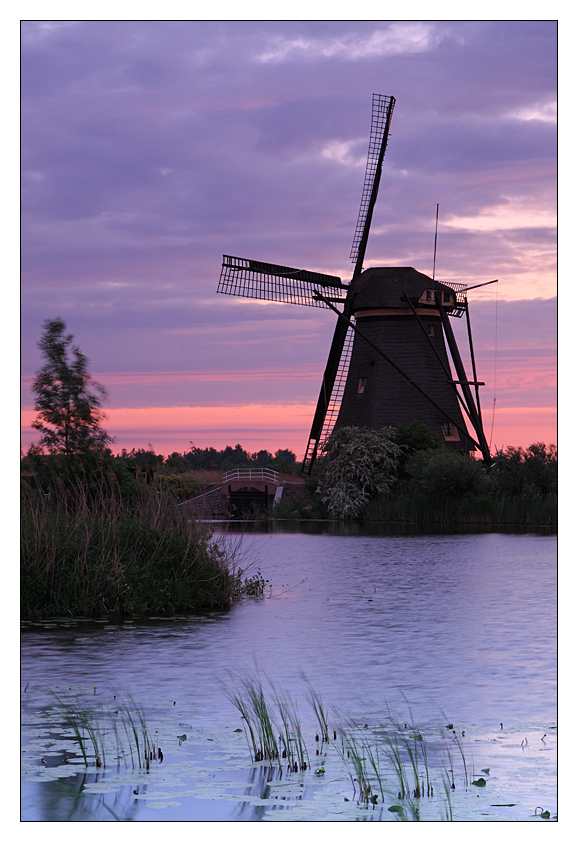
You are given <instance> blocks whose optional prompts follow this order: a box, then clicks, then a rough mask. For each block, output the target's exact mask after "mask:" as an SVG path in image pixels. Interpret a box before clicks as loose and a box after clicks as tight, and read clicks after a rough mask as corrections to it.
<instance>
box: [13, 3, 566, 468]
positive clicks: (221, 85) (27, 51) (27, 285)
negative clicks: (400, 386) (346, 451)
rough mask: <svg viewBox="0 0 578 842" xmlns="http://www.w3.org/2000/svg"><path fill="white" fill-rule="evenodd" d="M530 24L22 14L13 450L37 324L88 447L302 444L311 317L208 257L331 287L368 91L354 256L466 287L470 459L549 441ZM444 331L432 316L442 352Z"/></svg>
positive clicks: (539, 98)
mask: <svg viewBox="0 0 578 842" xmlns="http://www.w3.org/2000/svg"><path fill="white" fill-rule="evenodd" d="M556 70H557V29H556V24H555V22H554V21H453V22H452V21H450V22H447V21H427V22H421V21H406V22H404V21H391V22H388V21H130V20H129V21H114V20H106V21H98V20H97V21H56V22H54V21H53V22H51V21H25V22H23V24H22V170H23V172H22V178H23V181H22V185H23V186H22V299H21V306H22V329H21V337H22V445H23V448H24V449H25V450H26V449H27V447H28V446H29V444H30V443H31V442H32V441H37V440H38V436H39V434H38V433H37V432H36V431H34V430H32V429H31V427H30V424H31V422H32V420H33V419H34V417H35V415H36V413H35V412H34V399H33V395H32V393H31V391H30V386H31V383H32V380H33V377H34V372H35V371H36V370H37V369H38V368H39V367H40V365H41V364H42V358H41V355H40V351H39V350H38V348H37V345H36V343H37V342H38V340H39V338H40V335H41V332H42V325H43V322H44V321H45V320H46V319H52V318H56V317H60V318H62V319H64V321H65V322H66V325H67V328H68V330H69V332H70V333H72V334H73V335H74V337H75V341H76V343H77V344H78V345H79V346H80V348H81V350H82V351H83V352H84V353H85V354H86V355H87V356H88V358H89V360H90V365H89V368H90V372H91V373H92V374H93V376H94V377H95V379H96V380H98V381H99V382H100V383H102V384H103V385H104V386H105V387H106V389H107V391H108V399H107V401H106V403H105V404H104V406H103V408H104V410H105V413H106V415H107V419H106V421H105V422H104V426H105V428H106V429H107V431H108V432H109V433H110V434H111V435H112V436H114V437H115V443H114V445H113V450H115V451H119V450H121V449H122V448H123V447H126V448H127V449H130V448H132V447H145V448H148V447H149V446H152V447H153V448H154V449H155V451H156V452H157V453H163V454H165V455H167V454H168V453H171V452H173V451H178V452H183V451H184V450H188V449H189V448H190V446H191V442H194V444H195V445H196V446H198V447H208V446H212V447H217V448H222V447H224V446H225V445H227V444H231V445H234V444H237V443H240V444H241V445H242V446H243V447H245V448H246V449H248V450H249V451H256V450H260V449H262V448H266V449H268V450H271V451H275V450H276V449H278V448H286V447H288V448H290V449H292V450H293V451H294V452H295V453H296V454H297V456H298V457H301V456H302V455H303V452H304V450H305V446H306V444H307V438H308V434H309V429H310V426H311V421H312V417H313V412H314V408H315V404H316V402H317V397H318V394H319V387H320V384H321V378H322V374H323V370H324V367H325V362H326V358H327V353H328V350H329V344H330V341H331V336H332V333H333V329H334V324H335V317H334V316H333V315H332V314H331V313H330V312H328V311H324V310H318V309H313V308H307V307H299V306H295V305H290V304H279V303H274V302H268V303H264V302H256V301H252V300H244V299H240V298H234V297H230V296H222V295H217V294H216V288H217V283H218V279H219V274H220V267H221V262H222V255H223V254H230V255H235V256H240V257H248V258H253V259H255V260H262V261H266V262H272V263H280V264H284V265H288V266H295V267H298V268H305V269H310V270H314V271H320V272H326V273H329V274H333V275H338V276H339V277H341V278H342V279H343V280H344V281H349V280H350V278H351V274H352V269H353V266H352V264H351V261H350V259H349V252H350V248H351V243H352V239H353V234H354V230H355V224H356V221H357V214H358V209H359V202H360V198H361V190H362V186H363V178H364V171H365V161H366V156H367V145H368V139H369V127H370V120H371V97H372V94H373V93H381V94H386V95H393V96H394V97H395V98H396V106H395V110H394V114H393V120H392V126H391V136H390V140H389V144H388V149H387V153H386V158H385V163H384V168H383V176H382V180H381V187H380V194H379V198H378V201H377V205H376V209H375V213H374V220H373V226H372V230H371V235H370V238H369V244H368V248H367V252H366V260H365V267H366V268H367V267H369V266H396V265H397V266H413V267H414V268H416V269H417V270H418V271H420V272H425V273H426V274H429V275H431V271H432V260H433V245H434V228H435V213H436V204H437V203H439V206H440V222H439V233H438V240H437V262H436V278H438V279H439V280H448V281H456V282H463V283H467V284H469V285H470V284H477V283H480V284H481V283H484V282H485V281H489V280H493V279H494V278H498V279H499V283H498V284H494V285H491V286H488V287H484V288H482V289H479V290H474V291H472V292H471V293H470V295H469V302H470V312H471V318H472V327H473V337H474V344H475V348H476V362H477V368H478V375H479V377H480V378H481V380H483V381H485V383H486V386H485V387H484V388H483V389H482V408H483V414H484V423H485V428H486V436H487V438H488V440H491V442H492V449H494V448H495V447H503V446H508V445H514V446H524V447H526V446H528V445H529V444H531V443H532V442H535V441H544V442H546V443H548V444H549V443H551V442H555V441H556V312H557V310H556V308H557V303H556V302H557V300H556V293H557V287H556V151H557V147H556V143H557V134H556V91H557V78H556ZM464 322H465V319H462V320H461V321H458V320H454V326H455V329H456V331H457V333H458V337H459V339H460V342H461V346H462V349H463V350H464V352H466V351H467V340H466V336H465V332H464V328H465V324H464Z"/></svg>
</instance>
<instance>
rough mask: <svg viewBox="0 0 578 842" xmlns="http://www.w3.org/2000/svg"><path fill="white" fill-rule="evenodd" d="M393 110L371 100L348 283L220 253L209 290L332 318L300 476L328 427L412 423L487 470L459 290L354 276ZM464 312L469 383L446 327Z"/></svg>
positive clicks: (389, 274)
mask: <svg viewBox="0 0 578 842" xmlns="http://www.w3.org/2000/svg"><path fill="white" fill-rule="evenodd" d="M394 105H395V99H394V98H393V97H391V96H382V95H381V94H374V95H373V110H372V121H371V134H370V139H369V153H368V157H367V166H366V171H365V182H364V185H363V193H362V198H361V207H360V210H359V216H358V219H357V227H356V229H355V236H354V239H353V246H352V249H351V259H352V261H354V262H355V269H354V272H353V277H352V279H351V281H350V283H349V284H344V283H342V281H341V279H340V278H338V277H336V276H334V275H324V274H322V273H320V272H309V271H307V270H305V269H293V268H291V267H288V266H278V265H276V264H272V263H261V262H259V261H256V260H246V259H244V258H241V257H231V256H229V255H223V266H222V269H221V277H220V280H219V286H218V288H217V292H220V293H223V294H226V295H238V296H242V297H244V298H258V299H264V300H267V301H284V302H287V303H290V304H301V305H305V306H308V307H325V308H328V309H330V310H333V311H334V312H335V313H336V314H337V317H338V318H337V324H336V326H335V333H334V335H333V341H332V343H331V348H330V351H329V357H328V360H327V365H326V367H325V373H324V375H323V382H322V384H321V391H320V394H319V400H318V402H317V408H316V410H315V415H314V418H313V424H312V426H311V433H310V435H309V442H308V445H307V450H306V453H305V459H304V462H303V470H304V471H308V472H309V473H310V472H311V468H312V466H313V463H314V462H315V459H316V457H317V455H318V453H319V452H320V451H321V449H322V447H323V444H324V442H325V441H326V440H327V438H328V436H329V435H330V434H331V432H332V430H333V429H334V427H343V426H349V425H354V426H359V427H361V426H366V427H371V428H373V429H381V428H383V427H386V426H392V427H397V426H400V425H405V424H409V423H411V422H412V421H414V420H417V421H421V422H422V423H423V424H425V425H427V426H428V427H429V428H430V429H431V430H433V431H435V432H436V433H437V434H439V435H440V436H441V437H442V438H443V440H444V441H445V443H446V444H447V445H448V447H450V448H452V449H455V450H458V451H461V452H464V453H468V452H470V451H473V450H476V449H477V450H479V451H480V452H481V454H482V457H483V459H484V461H485V462H486V463H487V464H490V463H491V458H490V452H489V448H488V445H487V442H486V439H485V436H484V430H483V426H482V414H481V406H480V395H479V387H480V386H483V385H484V384H483V383H480V382H479V381H478V380H477V376H476V365H475V359H474V350H473V342H472V334H471V326H470V318H469V311H468V301H467V295H466V292H467V289H468V287H466V285H465V284H457V283H440V282H439V281H435V280H433V279H432V278H430V277H428V276H427V275H424V274H422V273H421V272H417V271H416V270H415V269H413V268H411V267H387V268H371V269H367V270H366V271H363V260H364V257H365V250H366V248H367V241H368V238H369V230H370V227H371V219H372V215H373V208H374V206H375V201H376V199H377V194H378V190H379V182H380V178H381V170H382V166H383V158H384V155H385V150H386V147H387V141H388V138H389V129H390V125H391V118H392V115H393V109H394ZM489 283H495V281H490V282H489ZM477 286H484V284H478V285H477ZM471 288H472V287H470V289H471ZM337 305H341V309H339V307H338V306H337ZM464 313H465V314H466V319H467V327H468V338H469V346H470V354H471V362H472V372H473V380H468V377H467V375H466V371H465V368H464V365H463V363H462V360H461V357H460V353H459V350H458V346H457V343H456V340H455V337H454V333H453V330H452V327H451V324H450V320H449V317H450V316H454V317H458V318H460V317H461V316H462V315H463V314H464ZM444 338H445V341H444ZM446 342H447V347H448V349H449V351H450V355H451V358H452V360H453V364H454V368H455V373H456V375H457V379H455V378H454V377H453V375H452V371H451V368H450V364H449V361H448V355H447V351H446ZM471 386H473V387H474V389H475V398H474V395H473V394H472V390H471V389H470V387H471ZM462 410H463V413H465V415H466V417H467V418H468V420H469V422H470V424H471V427H472V429H473V433H470V432H469V431H468V428H467V426H466V423H465V421H464V416H463V414H462Z"/></svg>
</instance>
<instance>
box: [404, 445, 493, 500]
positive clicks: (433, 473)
mask: <svg viewBox="0 0 578 842" xmlns="http://www.w3.org/2000/svg"><path fill="white" fill-rule="evenodd" d="M405 470H406V473H407V474H408V475H409V476H410V477H411V480H412V485H413V486H414V487H416V488H418V489H419V490H420V491H422V492H424V493H425V494H427V495H430V496H433V497H464V496H465V495H468V494H469V495H472V494H476V493H478V492H480V491H482V489H483V487H484V479H485V474H484V470H483V465H482V463H481V462H479V461H477V460H474V459H470V458H469V457H468V456H465V455H462V454H461V453H456V452H455V451H453V450H448V449H447V448H445V447H443V448H440V449H439V450H438V449H436V450H418V451H415V452H414V453H413V454H412V455H411V456H410V457H409V459H408V460H407V463H406V466H405Z"/></svg>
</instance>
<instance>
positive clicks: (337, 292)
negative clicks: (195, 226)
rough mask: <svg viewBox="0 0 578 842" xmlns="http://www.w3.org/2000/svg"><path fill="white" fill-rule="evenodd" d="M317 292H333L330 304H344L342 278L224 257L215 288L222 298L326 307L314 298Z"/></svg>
mask: <svg viewBox="0 0 578 842" xmlns="http://www.w3.org/2000/svg"><path fill="white" fill-rule="evenodd" d="M316 290H318V291H319V292H323V293H324V294H325V295H327V292H328V291H329V292H333V291H334V295H333V296H332V300H333V301H336V302H337V303H339V302H340V301H345V292H346V290H347V287H345V286H344V284H342V283H341V278H338V277H337V276H335V275H324V274H323V273H322V272H309V271H308V270H306V269H293V268H292V267H290V266H278V265H277V264H275V263H262V262H260V261H258V260H247V259H246V258H244V257H231V256H230V255H227V254H224V255H223V266H222V268H221V277H220V279H219V286H218V287H217V292H220V293H222V294H223V295H237V296H240V297H241V298H257V299H260V300H262V301H283V302H286V303H288V304H301V305H303V306H305V307H326V306H327V305H326V304H324V302H323V301H316V300H315V299H314V298H313V293H314V292H315V291H316Z"/></svg>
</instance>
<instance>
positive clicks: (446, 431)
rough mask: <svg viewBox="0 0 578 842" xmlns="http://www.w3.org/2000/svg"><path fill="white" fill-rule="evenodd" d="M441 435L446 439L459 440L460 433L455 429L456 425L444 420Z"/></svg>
mask: <svg viewBox="0 0 578 842" xmlns="http://www.w3.org/2000/svg"><path fill="white" fill-rule="evenodd" d="M442 435H443V437H444V439H446V441H459V440H460V434H459V433H458V431H457V429H456V425H455V424H452V423H451V421H446V422H445V424H442Z"/></svg>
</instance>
